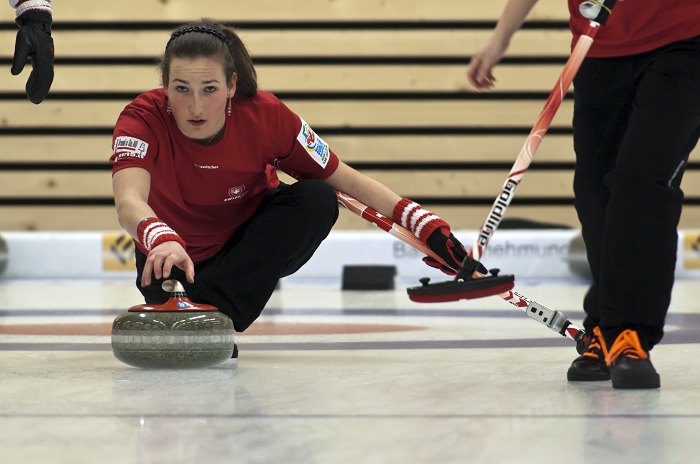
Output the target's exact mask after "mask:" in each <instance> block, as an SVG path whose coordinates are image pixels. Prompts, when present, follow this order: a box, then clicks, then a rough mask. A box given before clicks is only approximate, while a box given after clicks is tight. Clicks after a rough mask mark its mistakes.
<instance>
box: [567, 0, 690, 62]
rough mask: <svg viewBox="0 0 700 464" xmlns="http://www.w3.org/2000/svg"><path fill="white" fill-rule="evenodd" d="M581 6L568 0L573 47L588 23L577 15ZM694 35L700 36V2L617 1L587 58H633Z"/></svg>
mask: <svg viewBox="0 0 700 464" xmlns="http://www.w3.org/2000/svg"><path fill="white" fill-rule="evenodd" d="M580 3H582V0H569V12H570V14H571V19H570V21H569V26H570V27H571V32H572V33H573V34H574V39H573V42H572V44H571V47H572V48H573V47H574V45H576V42H577V41H578V38H579V36H580V35H581V33H582V32H583V29H584V28H585V27H586V26H587V25H588V23H589V21H588V19H586V18H584V17H583V16H582V15H581V13H580V12H579V9H578V6H579V4H580ZM696 36H700V0H618V1H617V3H616V4H615V7H614V8H613V11H612V14H611V15H610V18H608V21H607V23H606V24H605V26H603V27H602V28H601V30H600V31H598V34H597V35H596V37H595V40H594V41H593V45H592V46H591V50H590V52H588V55H587V56H590V57H593V58H610V57H616V56H629V55H636V54H638V53H644V52H648V51H651V50H655V49H657V48H659V47H663V46H664V45H668V44H670V43H672V42H677V41H679V40H684V39H690V38H692V37H696Z"/></svg>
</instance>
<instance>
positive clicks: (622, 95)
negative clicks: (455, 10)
mask: <svg viewBox="0 0 700 464" xmlns="http://www.w3.org/2000/svg"><path fill="white" fill-rule="evenodd" d="M574 98H575V101H574V121H573V125H574V149H575V151H576V170H575V177H574V193H575V205H576V211H577V213H578V217H579V220H580V222H581V226H582V233H583V239H584V241H585V243H586V251H587V254H588V262H589V264H590V267H591V273H592V274H593V284H592V286H591V288H590V289H589V291H588V293H587V295H586V297H585V299H584V309H585V311H586V314H587V316H586V320H585V322H584V327H585V329H586V331H589V333H590V331H591V330H592V329H593V327H595V326H596V325H599V326H600V328H601V331H602V333H603V336H604V337H605V339H606V341H607V342H608V346H610V344H611V343H612V341H614V339H615V338H616V336H617V335H618V334H619V333H620V332H622V331H623V330H624V329H628V328H630V329H634V330H637V332H638V334H639V336H640V341H641V343H642V344H643V345H644V346H645V348H646V349H651V347H653V346H654V345H655V344H656V343H658V342H659V341H660V340H661V337H662V336H663V327H664V319H665V317H666V312H667V310H668V306H669V304H670V300H671V289H672V287H673V276H674V271H675V264H676V252H677V241H678V234H677V230H676V228H677V226H678V221H679V219H680V214H681V207H682V203H683V192H682V191H681V189H680V187H679V186H680V183H681V179H682V177H683V172H684V170H685V166H686V164H687V160H688V155H689V154H690V152H691V151H692V150H693V148H694V147H695V145H696V143H697V141H698V137H699V136H700V38H695V39H690V40H684V41H680V42H675V43H673V44H670V45H667V46H664V47H662V48H660V49H657V50H654V51H651V52H648V53H643V54H640V55H634V56H628V57H622V58H587V59H585V60H584V62H583V64H582V66H581V69H580V70H579V72H578V74H577V76H576V78H575V79H574Z"/></svg>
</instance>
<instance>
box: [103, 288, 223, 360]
mask: <svg viewBox="0 0 700 464" xmlns="http://www.w3.org/2000/svg"><path fill="white" fill-rule="evenodd" d="M163 290H165V291H169V292H171V293H170V299H169V300H168V302H167V303H165V304H162V305H151V304H143V305H137V306H132V307H131V308H129V311H128V312H126V313H124V314H121V315H120V316H118V317H117V318H116V319H115V320H114V323H113V324H112V351H113V352H114V356H115V357H116V358H117V359H118V360H120V361H121V362H123V363H125V364H129V365H130V366H135V367H144V368H161V369H163V368H165V369H188V368H198V367H208V366H213V365H215V364H219V363H221V362H224V361H226V360H227V359H230V358H231V355H232V354H233V347H234V345H233V332H234V330H233V322H232V321H231V319H230V318H229V317H228V316H226V315H225V314H223V313H221V312H219V311H217V309H216V308H215V307H214V306H211V305H205V304H197V303H192V302H191V301H190V300H189V299H188V298H187V295H185V289H184V287H183V286H182V284H181V283H180V282H178V281H173V280H167V281H165V282H164V283H163Z"/></svg>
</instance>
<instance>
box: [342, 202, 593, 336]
mask: <svg viewBox="0 0 700 464" xmlns="http://www.w3.org/2000/svg"><path fill="white" fill-rule="evenodd" d="M333 190H334V191H335V195H336V197H337V198H338V204H339V205H340V206H342V207H343V208H345V209H347V210H348V211H350V212H351V213H354V214H356V215H358V216H360V217H361V218H362V219H364V220H366V221H368V222H371V223H372V224H374V225H375V226H377V227H379V228H380V229H382V230H383V231H384V232H388V233H389V234H390V235H393V236H394V237H396V238H398V239H399V240H401V241H402V242H404V243H406V244H407V245H410V246H412V247H413V248H415V249H416V250H418V251H421V252H423V253H425V254H426V255H428V256H430V257H431V258H433V259H435V260H436V261H438V262H440V263H442V264H444V265H445V266H448V265H447V263H445V261H443V259H442V258H440V256H438V255H437V253H435V252H434V251H433V250H431V249H430V248H428V246H427V245H425V244H424V243H423V242H421V240H420V239H419V238H418V237H416V236H415V235H413V234H412V233H411V232H410V231H409V230H407V229H405V228H404V227H402V226H401V225H399V224H397V223H395V222H394V221H392V220H391V219H389V218H388V217H386V216H384V215H383V214H381V213H379V212H378V211H375V210H373V209H372V208H370V207H369V206H367V205H365V204H364V203H362V202H360V201H359V200H356V199H355V198H353V197H351V196H350V195H348V194H347V193H343V192H341V191H339V190H335V189H333ZM448 267H449V266H448ZM474 277H475V278H479V277H483V275H482V274H479V273H475V274H474ZM498 296H499V297H501V298H503V299H504V300H505V301H507V302H508V303H510V304H512V305H513V306H516V307H518V308H520V309H522V310H523V311H527V308H528V306H530V304H531V303H533V301H532V300H530V299H528V298H526V297H525V296H523V295H521V294H519V293H517V292H514V291H512V290H508V291H507V292H504V293H501V294H500V295H498ZM562 335H563V336H565V337H566V338H570V339H572V340H574V341H577V340H579V339H580V338H581V336H582V335H583V330H582V329H579V328H578V327H576V326H575V325H573V324H571V323H570V322H569V324H568V325H567V326H566V329H565V330H564V333H562Z"/></svg>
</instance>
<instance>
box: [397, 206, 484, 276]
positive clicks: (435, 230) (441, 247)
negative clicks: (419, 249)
mask: <svg viewBox="0 0 700 464" xmlns="http://www.w3.org/2000/svg"><path fill="white" fill-rule="evenodd" d="M393 219H394V222H396V223H399V224H401V225H402V226H403V227H405V228H406V229H408V230H410V231H411V232H413V235H415V236H416V237H418V238H419V239H420V240H421V241H422V242H423V243H425V244H426V245H427V246H428V248H430V249H431V250H432V251H433V252H435V254H437V255H438V256H439V257H440V258H442V260H443V261H445V262H446V263H447V264H448V265H449V267H447V266H445V265H443V264H441V263H439V262H438V261H436V260H435V259H433V258H431V257H429V256H426V257H425V258H423V262H424V263H425V264H427V265H428V266H432V267H434V268H437V269H440V270H441V271H442V272H444V273H445V274H447V275H456V274H457V270H458V269H459V268H460V266H461V265H462V261H464V259H465V258H466V257H467V250H466V249H465V248H464V245H462V244H461V243H460V241H459V240H457V238H456V237H455V236H454V235H452V232H451V231H450V225H449V224H448V223H446V222H445V221H443V220H442V219H440V218H439V217H438V216H436V215H435V214H433V213H431V212H430V211H427V210H425V209H423V208H422V207H421V205H419V204H418V203H415V202H413V201H411V200H409V199H407V198H403V199H402V200H401V201H399V202H398V203H397V204H396V206H394V213H393ZM469 259H471V258H469ZM477 270H478V271H479V272H481V273H482V274H486V273H487V272H488V271H487V270H486V268H485V267H484V266H483V265H481V264H479V265H478V266H477Z"/></svg>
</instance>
